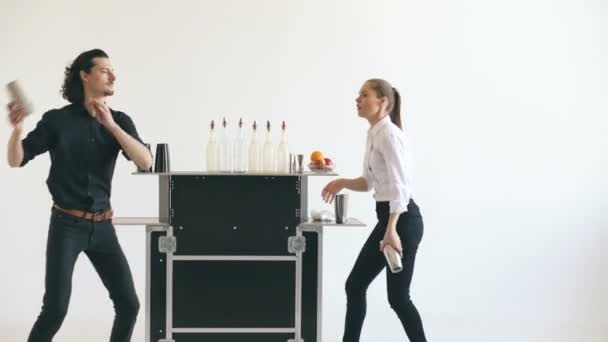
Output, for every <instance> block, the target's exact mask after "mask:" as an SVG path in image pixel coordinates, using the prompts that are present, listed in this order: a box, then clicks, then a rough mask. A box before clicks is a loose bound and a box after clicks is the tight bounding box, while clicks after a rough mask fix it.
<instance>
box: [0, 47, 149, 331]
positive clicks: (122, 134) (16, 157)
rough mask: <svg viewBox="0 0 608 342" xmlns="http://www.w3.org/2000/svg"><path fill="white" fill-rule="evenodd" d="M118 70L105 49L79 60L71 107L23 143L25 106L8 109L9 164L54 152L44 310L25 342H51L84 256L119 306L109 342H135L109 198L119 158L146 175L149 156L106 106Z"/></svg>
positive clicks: (70, 81) (128, 124)
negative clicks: (80, 259)
mask: <svg viewBox="0 0 608 342" xmlns="http://www.w3.org/2000/svg"><path fill="white" fill-rule="evenodd" d="M115 80H116V77H115V75H114V69H113V68H112V64H111V63H110V60H109V58H108V55H107V54H106V53H105V52H103V51H102V50H91V51H86V52H83V53H82V54H80V55H79V56H78V57H77V58H76V59H75V60H74V62H73V63H72V65H71V66H70V67H68V68H66V71H65V81H64V84H63V86H62V89H61V92H62V94H63V97H64V98H65V99H66V100H68V101H69V102H70V103H71V104H70V105H67V106H65V107H63V108H61V109H53V110H50V111H48V112H46V113H45V114H44V115H43V116H42V119H41V120H40V121H39V122H38V124H37V125H36V128H35V129H34V130H33V131H31V132H30V133H29V134H28V135H27V137H26V138H25V139H23V140H21V133H22V129H23V119H24V116H25V115H24V114H25V109H24V106H23V105H21V104H19V103H16V102H11V103H9V105H8V109H9V121H10V123H11V125H12V126H13V132H12V134H11V136H10V139H9V143H8V163H9V165H10V166H11V167H21V166H24V165H25V164H27V163H28V162H29V161H30V160H32V159H33V158H34V157H36V156H37V155H40V154H42V153H44V152H46V151H49V153H50V156H51V169H50V172H49V176H48V179H47V185H48V188H49V191H50V193H51V196H52V198H53V202H54V204H53V207H52V209H51V223H50V225H49V233H48V240H47V250H46V277H45V293H44V298H43V305H42V311H41V313H40V315H39V316H38V320H37V321H36V323H35V324H34V327H33V328H32V331H31V333H30V336H29V339H28V342H50V341H51V340H52V339H53V336H54V335H55V334H56V333H57V331H58V330H59V328H60V327H61V324H62V323H63V320H64V318H65V315H66V313H67V309H68V303H69V299H70V294H71V289H72V286H71V283H72V273H73V270H74V264H75V262H76V259H77V258H78V255H79V254H80V252H84V253H85V254H86V255H87V257H88V258H89V259H90V261H91V263H92V264H93V266H94V267H95V270H96V271H97V273H98V274H99V276H100V278H101V280H102V281H103V284H104V285H105V286H106V288H107V289H108V291H109V294H110V298H111V299H112V301H113V302H114V308H115V311H116V317H115V319H114V325H113V327H112V333H111V338H110V341H111V342H125V341H130V339H131V335H132V333H133V327H134V325H135V320H136V318H137V313H138V311H139V301H138V299H137V294H136V293H135V287H134V286H133V278H132V275H131V270H130V269H129V264H128V263H127V260H126V258H125V256H124V254H123V252H122V250H121V247H120V244H119V243H118V239H117V238H116V232H115V230H114V226H113V225H112V220H111V218H112V209H111V205H110V193H111V185H112V175H113V173H114V166H115V163H116V158H117V156H118V151H119V150H122V151H123V154H124V155H125V157H127V159H130V160H133V161H134V162H135V164H137V166H139V167H141V168H142V169H149V168H150V166H151V165H152V157H151V155H150V152H149V151H148V149H147V148H146V147H145V146H144V145H143V144H142V143H141V139H140V138H139V136H138V134H137V130H136V129H135V126H134V124H133V122H132V121H131V119H130V118H129V117H128V116H127V115H126V114H124V113H122V112H118V111H114V110H112V109H110V108H109V107H108V105H107V104H106V102H105V100H106V98H107V97H108V96H111V95H113V94H114V81H115Z"/></svg>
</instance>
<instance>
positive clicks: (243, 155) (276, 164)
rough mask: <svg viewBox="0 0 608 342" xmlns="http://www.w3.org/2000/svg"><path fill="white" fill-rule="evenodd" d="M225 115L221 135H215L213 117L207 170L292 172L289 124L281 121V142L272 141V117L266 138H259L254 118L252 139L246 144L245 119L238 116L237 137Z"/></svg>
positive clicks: (267, 123) (268, 123) (267, 127)
mask: <svg viewBox="0 0 608 342" xmlns="http://www.w3.org/2000/svg"><path fill="white" fill-rule="evenodd" d="M227 126H228V123H227V122H226V118H224V119H223V120H222V128H221V132H220V133H219V138H218V137H217V136H216V127H215V122H214V121H211V126H210V132H209V141H208V142H207V171H208V172H237V173H244V172H251V173H262V172H271V173H274V172H279V173H288V172H289V148H288V147H287V132H286V130H287V126H286V125H285V121H283V124H282V125H281V142H280V143H279V145H278V146H276V145H275V144H273V143H272V134H271V132H270V121H267V122H266V137H265V139H264V142H263V143H261V142H260V141H258V125H257V122H255V121H254V122H253V131H252V133H251V142H250V143H249V144H247V141H246V139H245V135H244V129H243V119H241V120H239V127H238V131H237V134H236V137H234V138H232V137H231V136H230V134H229V133H228V128H227Z"/></svg>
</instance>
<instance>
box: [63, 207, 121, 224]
mask: <svg viewBox="0 0 608 342" xmlns="http://www.w3.org/2000/svg"><path fill="white" fill-rule="evenodd" d="M53 207H54V208H55V209H57V210H59V211H61V212H64V213H66V214H68V215H72V216H76V217H79V218H82V219H85V220H91V221H95V222H101V221H105V220H109V219H111V218H112V215H113V212H112V210H108V211H105V212H102V213H90V212H87V211H82V210H78V209H65V208H62V207H60V206H58V205H57V204H53Z"/></svg>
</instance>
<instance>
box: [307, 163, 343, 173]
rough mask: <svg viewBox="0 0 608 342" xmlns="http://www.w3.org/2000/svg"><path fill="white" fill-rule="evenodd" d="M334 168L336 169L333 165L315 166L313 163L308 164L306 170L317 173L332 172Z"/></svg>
mask: <svg viewBox="0 0 608 342" xmlns="http://www.w3.org/2000/svg"><path fill="white" fill-rule="evenodd" d="M334 167H336V165H335V164H331V165H317V164H313V163H309V164H308V168H309V169H310V171H312V172H318V173H322V172H332V171H333V170H334Z"/></svg>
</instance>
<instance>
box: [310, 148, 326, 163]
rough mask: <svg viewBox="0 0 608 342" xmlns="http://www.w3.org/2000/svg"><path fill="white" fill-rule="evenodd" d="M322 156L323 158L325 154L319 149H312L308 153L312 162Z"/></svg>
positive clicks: (321, 158)
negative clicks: (312, 150) (310, 152)
mask: <svg viewBox="0 0 608 342" xmlns="http://www.w3.org/2000/svg"><path fill="white" fill-rule="evenodd" d="M323 158H325V156H324V155H323V152H321V151H314V152H313V153H312V154H311V155H310V160H311V161H313V162H314V161H317V160H323Z"/></svg>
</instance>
